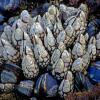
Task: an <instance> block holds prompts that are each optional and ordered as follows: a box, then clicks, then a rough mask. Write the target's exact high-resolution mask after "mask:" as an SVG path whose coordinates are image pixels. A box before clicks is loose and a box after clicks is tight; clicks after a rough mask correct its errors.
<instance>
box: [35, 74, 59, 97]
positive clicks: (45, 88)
mask: <svg viewBox="0 0 100 100" xmlns="http://www.w3.org/2000/svg"><path fill="white" fill-rule="evenodd" d="M57 89H58V83H57V81H56V79H54V78H53V77H52V76H51V75H50V74H48V73H45V74H42V75H41V76H40V77H39V78H38V80H37V81H36V86H35V91H34V92H35V93H36V94H38V95H42V94H43V93H44V94H43V95H45V96H46V97H53V96H56V95H57ZM41 90H42V91H41Z"/></svg>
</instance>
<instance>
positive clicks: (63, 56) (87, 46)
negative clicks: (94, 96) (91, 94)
mask: <svg viewBox="0 0 100 100" xmlns="http://www.w3.org/2000/svg"><path fill="white" fill-rule="evenodd" d="M87 19H88V7H87V5H86V4H81V5H80V6H79V7H78V8H74V7H68V6H66V5H64V4H60V5H59V6H55V5H51V6H50V7H49V8H48V11H47V12H46V13H44V14H43V16H42V15H37V16H35V17H31V15H30V14H29V12H28V11H27V10H23V11H22V12H21V14H20V17H19V19H17V20H16V21H15V22H14V23H13V25H12V26H10V25H7V26H5V28H4V32H3V33H2V35H1V37H0V64H1V77H0V78H1V83H0V90H1V91H2V92H9V91H12V90H13V89H16V90H17V91H18V92H20V93H22V94H24V95H26V96H28V97H32V96H33V94H34V93H35V94H37V95H42V94H43V93H44V95H45V96H46V97H53V96H56V95H57V93H58V94H59V95H60V97H62V98H64V97H65V96H67V95H68V94H69V93H73V92H74V90H77V91H79V90H80V91H82V90H84V88H85V89H88V88H90V87H88V86H86V84H88V83H89V80H88V78H87V77H86V76H85V75H87V69H88V68H89V64H90V62H93V61H95V60H96V59H97V58H100V32H98V33H97V34H96V36H91V37H89V35H90V34H89V32H88V31H86V28H87ZM99 67H100V66H99ZM20 76H21V78H23V79H27V81H26V80H21V78H20ZM78 76H79V77H78ZM38 77H39V78H38ZM37 78H38V79H37ZM80 84H82V86H84V87H82V88H80V87H81V85H80ZM34 87H35V88H34ZM91 87H92V84H91ZM41 90H42V91H41ZM42 92H43V93H42Z"/></svg>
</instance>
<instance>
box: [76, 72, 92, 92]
mask: <svg viewBox="0 0 100 100" xmlns="http://www.w3.org/2000/svg"><path fill="white" fill-rule="evenodd" d="M92 86H93V85H92V84H91V82H90V81H89V79H88V78H87V76H85V75H84V74H82V73H81V72H77V73H76V74H75V89H76V91H78V92H80V91H87V90H89V89H91V88H92Z"/></svg>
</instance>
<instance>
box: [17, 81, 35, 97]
mask: <svg viewBox="0 0 100 100" xmlns="http://www.w3.org/2000/svg"><path fill="white" fill-rule="evenodd" d="M33 86H34V82H33V81H31V80H24V81H21V82H20V84H19V85H17V86H16V89H17V90H18V92H20V93H22V94H24V95H26V96H29V97H30V96H32V91H33Z"/></svg>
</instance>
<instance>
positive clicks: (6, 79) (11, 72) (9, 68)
mask: <svg viewBox="0 0 100 100" xmlns="http://www.w3.org/2000/svg"><path fill="white" fill-rule="evenodd" d="M0 67H1V82H2V83H16V82H17V81H18V80H19V76H20V75H21V72H22V70H21V68H20V67H19V66H17V65H15V64H11V63H10V64H9V63H8V64H7V63H6V64H2V65H1V66H0Z"/></svg>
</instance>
